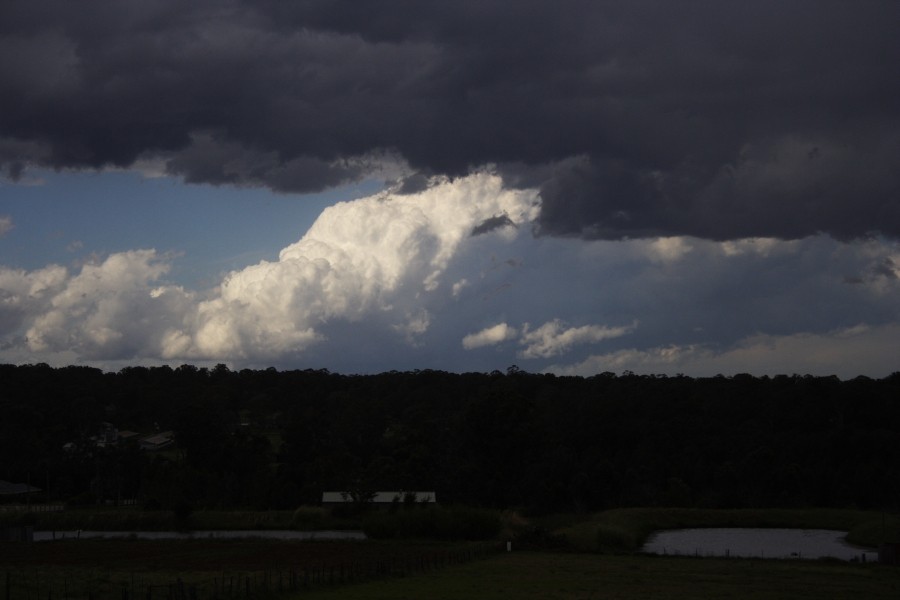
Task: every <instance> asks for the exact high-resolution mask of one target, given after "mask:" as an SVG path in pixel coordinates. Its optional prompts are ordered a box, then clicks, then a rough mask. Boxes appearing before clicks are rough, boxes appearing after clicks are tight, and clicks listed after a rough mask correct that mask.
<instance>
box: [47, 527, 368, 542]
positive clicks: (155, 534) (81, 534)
mask: <svg viewBox="0 0 900 600" xmlns="http://www.w3.org/2000/svg"><path fill="white" fill-rule="evenodd" d="M96 538H105V539H138V540H205V539H223V540H234V539H248V538H260V539H269V540H364V539H366V535H365V534H364V533H363V532H362V531H336V530H335V531H291V530H248V531H229V530H219V531H192V532H187V533H185V532H179V531H35V532H34V541H36V542H47V541H51V540H63V539H66V540H70V539H81V540H84V539H96Z"/></svg>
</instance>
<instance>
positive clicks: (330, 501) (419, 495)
mask: <svg viewBox="0 0 900 600" xmlns="http://www.w3.org/2000/svg"><path fill="white" fill-rule="evenodd" d="M369 494H371V497H370V498H366V499H362V498H359V497H358V496H359V494H354V493H352V492H322V506H340V505H342V504H350V503H353V502H354V501H356V502H364V503H366V504H371V505H373V506H391V505H392V504H394V503H400V504H403V503H406V502H416V503H420V504H436V503H437V495H436V494H435V493H434V492H412V491H408V490H400V491H399V492H370V493H369ZM369 494H366V496H368V495H369ZM355 496H356V497H355Z"/></svg>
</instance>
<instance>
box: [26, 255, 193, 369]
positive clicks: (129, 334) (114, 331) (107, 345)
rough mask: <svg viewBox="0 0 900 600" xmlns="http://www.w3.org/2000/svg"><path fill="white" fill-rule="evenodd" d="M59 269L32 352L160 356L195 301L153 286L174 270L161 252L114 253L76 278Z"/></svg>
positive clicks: (31, 337)
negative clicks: (164, 339) (167, 338)
mask: <svg viewBox="0 0 900 600" xmlns="http://www.w3.org/2000/svg"><path fill="white" fill-rule="evenodd" d="M59 269H60V271H54V272H53V274H52V276H53V278H54V282H55V284H56V285H55V286H54V288H53V290H52V294H51V295H50V296H49V297H48V298H47V301H46V306H45V308H44V310H42V311H41V314H39V315H38V316H37V317H36V318H34V319H33V321H32V322H31V326H30V327H29V328H28V331H27V333H26V336H27V340H28V342H27V343H28V347H29V349H30V350H31V351H32V352H36V353H44V352H51V353H52V352H62V351H67V350H74V351H75V352H77V353H78V354H79V355H80V356H84V357H88V358H120V357H129V356H156V355H158V354H159V348H160V343H159V339H160V337H161V336H165V335H167V334H168V332H169V331H170V330H171V328H172V326H173V325H176V326H177V325H178V324H180V321H181V319H182V317H183V315H184V314H185V313H187V312H188V311H189V310H190V307H191V303H192V301H193V300H192V298H191V296H190V295H189V294H186V293H185V292H184V291H183V290H182V289H181V288H178V287H171V286H168V287H167V286H157V287H152V286H151V284H152V283H153V282H155V281H157V280H158V279H160V278H161V277H162V276H163V275H164V274H165V273H166V272H167V271H168V269H169V263H168V262H167V261H166V260H164V259H162V258H161V257H160V256H158V255H157V253H156V251H155V250H133V251H129V252H121V253H117V254H112V255H110V256H109V257H108V258H106V260H104V261H103V262H102V263H99V264H88V265H85V266H83V267H82V269H81V272H80V273H79V274H77V275H75V276H73V277H69V276H68V272H66V271H65V270H64V269H62V268H61V267H60V268H59Z"/></svg>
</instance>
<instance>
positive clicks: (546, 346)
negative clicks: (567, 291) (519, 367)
mask: <svg viewBox="0 0 900 600" xmlns="http://www.w3.org/2000/svg"><path fill="white" fill-rule="evenodd" d="M634 328H635V326H634V325H631V326H624V327H606V326H603V325H583V326H581V327H569V328H566V327H565V325H564V323H563V322H562V321H560V320H559V319H554V320H552V321H548V322H547V323H544V324H543V325H541V326H540V327H538V328H537V329H534V330H529V328H528V325H526V326H525V330H524V331H523V332H522V337H521V340H520V343H521V344H522V345H523V346H525V349H524V350H522V352H520V353H519V355H520V356H521V357H522V358H550V357H551V356H558V355H560V354H563V353H564V352H567V351H568V350H569V349H570V348H572V346H575V345H578V344H591V343H596V342H600V341H603V340H607V339H610V338H616V337H621V336H623V335H625V334H627V333H630V332H631V331H633V330H634Z"/></svg>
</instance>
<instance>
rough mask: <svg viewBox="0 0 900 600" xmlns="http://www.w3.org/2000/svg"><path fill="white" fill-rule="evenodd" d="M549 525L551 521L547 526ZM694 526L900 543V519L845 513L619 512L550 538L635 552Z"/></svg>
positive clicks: (572, 525)
mask: <svg viewBox="0 0 900 600" xmlns="http://www.w3.org/2000/svg"><path fill="white" fill-rule="evenodd" d="M551 522H552V521H551ZM695 527H785V528H796V529H834V530H839V531H847V532H848V535H847V541H848V542H850V543H851V544H856V545H859V546H870V547H875V546H878V545H879V544H881V543H882V542H886V541H891V542H893V541H900V517H898V516H896V515H889V514H885V513H881V512H876V511H861V510H844V509H735V510H710V509H689V508H623V509H616V510H608V511H604V512H600V513H597V514H595V515H592V516H591V517H590V518H589V519H587V520H581V521H578V522H574V523H570V524H563V525H562V526H560V527H557V528H555V529H554V533H555V534H557V535H559V536H561V537H563V538H564V539H565V540H566V541H567V542H568V543H569V544H570V545H571V546H572V547H573V548H576V549H578V550H581V551H585V552H603V553H628V552H636V551H638V550H639V549H640V548H641V546H643V544H644V542H645V541H646V540H647V538H648V537H649V536H650V534H652V533H653V532H654V531H660V530H664V529H684V528H695Z"/></svg>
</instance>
